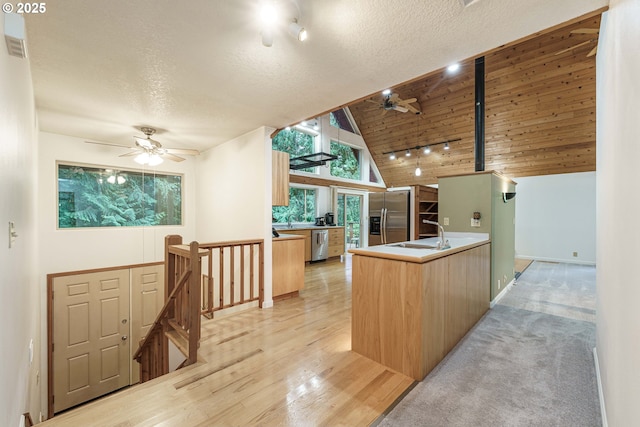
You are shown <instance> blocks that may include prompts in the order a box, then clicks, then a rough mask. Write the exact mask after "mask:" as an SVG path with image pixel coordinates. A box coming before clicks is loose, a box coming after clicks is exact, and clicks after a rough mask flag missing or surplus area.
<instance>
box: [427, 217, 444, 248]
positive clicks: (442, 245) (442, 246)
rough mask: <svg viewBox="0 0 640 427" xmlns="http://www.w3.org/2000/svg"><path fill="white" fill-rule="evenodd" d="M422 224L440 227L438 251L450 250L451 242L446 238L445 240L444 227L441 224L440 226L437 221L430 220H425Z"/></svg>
mask: <svg viewBox="0 0 640 427" xmlns="http://www.w3.org/2000/svg"><path fill="white" fill-rule="evenodd" d="M422 222H423V223H425V224H431V225H435V226H437V227H438V238H439V239H440V240H439V241H438V247H437V248H436V249H437V250H442V249H449V248H450V247H451V245H450V244H449V241H448V240H445V238H444V227H443V226H441V225H440V224H438V223H437V222H435V221H429V220H428V219H423V220H422Z"/></svg>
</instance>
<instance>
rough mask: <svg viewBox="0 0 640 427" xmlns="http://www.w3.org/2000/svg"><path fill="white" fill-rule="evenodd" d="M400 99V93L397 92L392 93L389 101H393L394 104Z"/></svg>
mask: <svg viewBox="0 0 640 427" xmlns="http://www.w3.org/2000/svg"><path fill="white" fill-rule="evenodd" d="M399 100H400V95H398V94H397V93H392V94H391V96H390V97H389V101H391V102H393V103H394V104H395V103H397V102H398V101H399Z"/></svg>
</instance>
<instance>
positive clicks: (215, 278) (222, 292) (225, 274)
mask: <svg viewBox="0 0 640 427" xmlns="http://www.w3.org/2000/svg"><path fill="white" fill-rule="evenodd" d="M200 249H204V250H206V251H207V252H208V256H207V258H208V259H207V264H206V265H203V267H204V271H203V272H202V307H201V308H202V314H203V315H204V316H207V317H208V318H212V317H213V313H214V312H215V311H218V310H222V309H226V308H230V307H234V306H238V305H241V304H246V303H249V302H252V301H258V306H259V307H262V303H263V301H264V240H262V239H255V240H234V241H228V242H218V243H201V244H200ZM214 259H215V262H214Z"/></svg>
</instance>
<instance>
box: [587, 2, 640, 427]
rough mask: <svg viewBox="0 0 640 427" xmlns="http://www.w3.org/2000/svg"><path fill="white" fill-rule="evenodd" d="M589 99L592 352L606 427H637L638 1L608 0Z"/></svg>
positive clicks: (639, 292) (639, 411)
mask: <svg viewBox="0 0 640 427" xmlns="http://www.w3.org/2000/svg"><path fill="white" fill-rule="evenodd" d="M604 19H606V20H605V21H603V25H602V28H601V31H600V40H599V43H598V55H597V60H596V64H597V65H596V88H597V92H596V99H597V103H598V104H597V109H596V112H597V138H596V139H597V147H596V149H597V150H596V153H597V171H598V176H597V184H596V187H597V188H596V194H597V200H598V206H597V223H598V225H597V231H596V233H597V239H598V248H597V251H596V259H597V262H598V268H597V272H596V288H597V307H596V339H597V345H596V348H597V355H598V361H599V367H600V374H601V379H602V388H603V392H604V401H605V403H606V421H607V423H608V425H609V426H612V427H618V426H638V425H640V405H639V404H638V403H639V402H640V309H638V306H639V304H640V286H638V278H637V277H636V276H635V273H636V272H635V265H636V263H637V262H638V259H639V258H640V227H638V226H637V219H638V213H639V212H640V185H639V183H640V167H638V159H640V77H639V76H640V50H639V46H640V45H639V41H640V0H611V2H610V5H609V12H608V13H607V14H606V18H604Z"/></svg>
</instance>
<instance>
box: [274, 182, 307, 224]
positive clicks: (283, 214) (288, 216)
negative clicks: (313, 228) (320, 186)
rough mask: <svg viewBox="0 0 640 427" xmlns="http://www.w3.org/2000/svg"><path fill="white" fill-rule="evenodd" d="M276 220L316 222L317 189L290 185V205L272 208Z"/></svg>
mask: <svg viewBox="0 0 640 427" xmlns="http://www.w3.org/2000/svg"><path fill="white" fill-rule="evenodd" d="M272 215H273V219H274V222H276V223H282V224H284V223H287V222H314V221H315V217H316V190H314V189H310V188H297V187H289V206H274V207H273V208H272Z"/></svg>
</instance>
